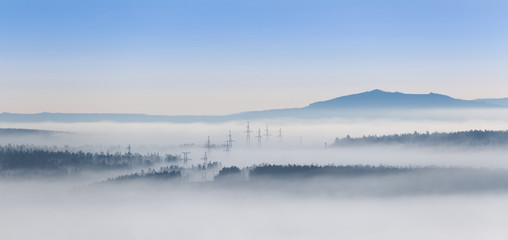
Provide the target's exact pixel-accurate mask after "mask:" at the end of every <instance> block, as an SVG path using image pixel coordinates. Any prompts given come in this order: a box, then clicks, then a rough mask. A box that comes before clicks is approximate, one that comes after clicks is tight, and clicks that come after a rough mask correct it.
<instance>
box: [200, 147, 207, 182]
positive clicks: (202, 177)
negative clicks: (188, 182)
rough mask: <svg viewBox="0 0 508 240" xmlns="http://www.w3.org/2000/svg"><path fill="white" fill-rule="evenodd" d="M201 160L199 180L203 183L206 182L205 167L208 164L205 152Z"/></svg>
mask: <svg viewBox="0 0 508 240" xmlns="http://www.w3.org/2000/svg"><path fill="white" fill-rule="evenodd" d="M201 160H203V173H202V174H201V180H202V181H203V182H205V181H206V165H207V163H208V156H207V155H206V152H205V155H204V156H203V157H202V158H201Z"/></svg>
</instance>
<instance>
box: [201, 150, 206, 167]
mask: <svg viewBox="0 0 508 240" xmlns="http://www.w3.org/2000/svg"><path fill="white" fill-rule="evenodd" d="M201 160H203V166H205V168H206V164H207V163H208V156H207V155H206V152H205V155H204V156H203V157H202V158H201Z"/></svg>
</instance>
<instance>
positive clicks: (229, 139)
mask: <svg viewBox="0 0 508 240" xmlns="http://www.w3.org/2000/svg"><path fill="white" fill-rule="evenodd" d="M233 142H234V141H233V138H232V137H231V130H229V135H228V140H227V141H226V146H227V148H228V149H229V148H232V147H233Z"/></svg>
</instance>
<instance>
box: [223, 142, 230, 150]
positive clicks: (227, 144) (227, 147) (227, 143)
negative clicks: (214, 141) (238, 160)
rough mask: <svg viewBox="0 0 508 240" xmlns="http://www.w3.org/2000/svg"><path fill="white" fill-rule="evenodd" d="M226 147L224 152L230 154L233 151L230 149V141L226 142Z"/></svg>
mask: <svg viewBox="0 0 508 240" xmlns="http://www.w3.org/2000/svg"><path fill="white" fill-rule="evenodd" d="M224 146H225V147H226V149H224V151H226V152H229V151H230V150H231V148H230V147H229V141H226V144H225V145H224Z"/></svg>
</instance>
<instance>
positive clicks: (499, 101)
mask: <svg viewBox="0 0 508 240" xmlns="http://www.w3.org/2000/svg"><path fill="white" fill-rule="evenodd" d="M476 101H479V102H484V103H488V104H493V105H498V106H503V107H508V98H482V99H476Z"/></svg>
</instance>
